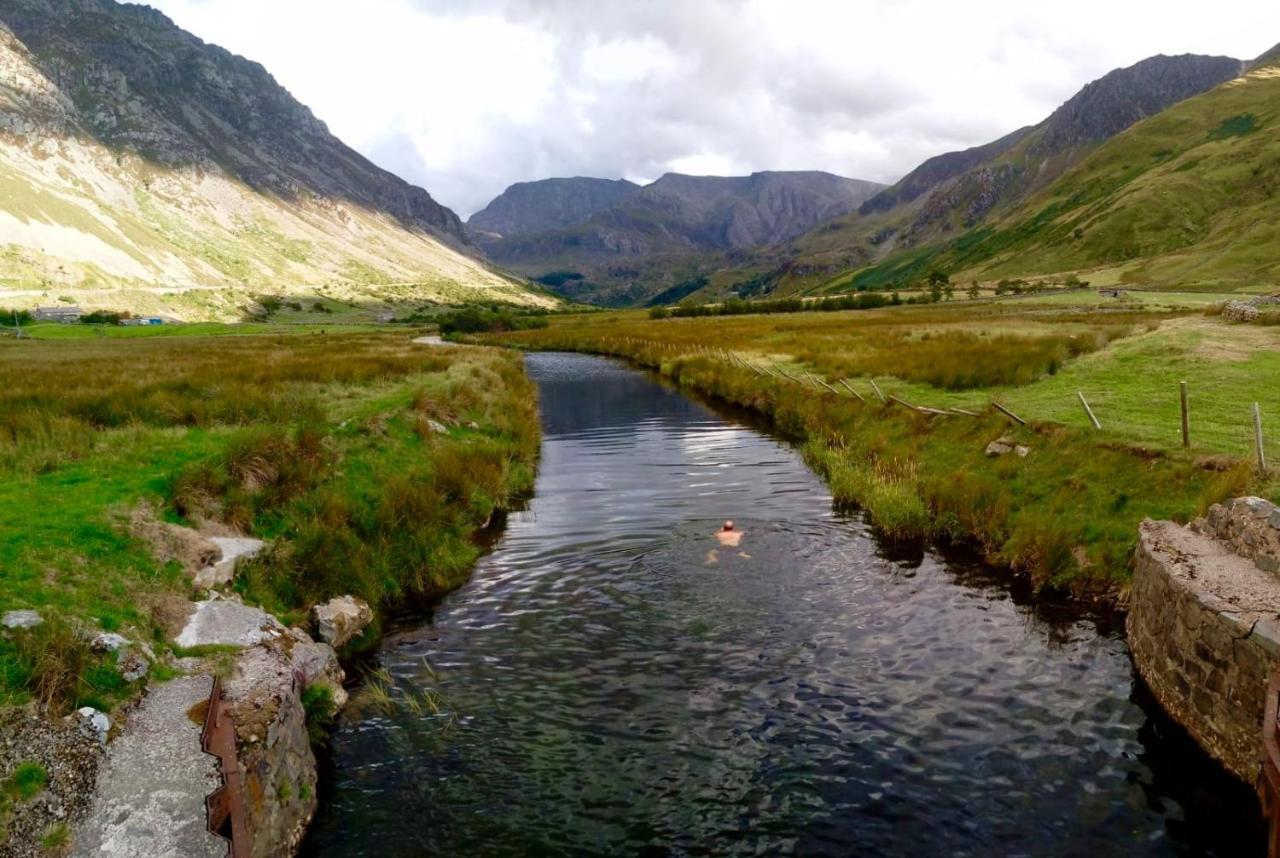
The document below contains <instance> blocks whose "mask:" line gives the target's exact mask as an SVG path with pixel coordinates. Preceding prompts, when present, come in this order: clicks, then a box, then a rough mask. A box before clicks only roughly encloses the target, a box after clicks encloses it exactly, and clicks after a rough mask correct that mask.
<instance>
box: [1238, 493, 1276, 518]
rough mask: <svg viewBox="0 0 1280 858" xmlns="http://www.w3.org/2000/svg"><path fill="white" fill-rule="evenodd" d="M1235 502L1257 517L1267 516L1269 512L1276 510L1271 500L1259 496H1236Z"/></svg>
mask: <svg viewBox="0 0 1280 858" xmlns="http://www.w3.org/2000/svg"><path fill="white" fill-rule="evenodd" d="M1236 503H1237V504H1241V505H1243V506H1244V508H1245V509H1247V510H1248V511H1249V512H1251V513H1252V514H1254V515H1256V516H1258V517H1259V518H1267V517H1268V516H1270V515H1271V513H1273V512H1275V511H1276V505H1275V504H1273V503H1272V502H1271V501H1269V500H1266V499H1265V498H1259V497H1247V498H1238V499H1237V500H1236Z"/></svg>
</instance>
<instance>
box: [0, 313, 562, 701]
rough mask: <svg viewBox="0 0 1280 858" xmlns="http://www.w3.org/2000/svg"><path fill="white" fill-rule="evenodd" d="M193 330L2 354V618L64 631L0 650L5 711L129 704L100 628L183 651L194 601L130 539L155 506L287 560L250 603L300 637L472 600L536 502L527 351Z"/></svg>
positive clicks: (246, 585) (398, 334)
mask: <svg viewBox="0 0 1280 858" xmlns="http://www.w3.org/2000/svg"><path fill="white" fill-rule="evenodd" d="M85 327H86V326H65V327H62V326H60V327H59V330H60V331H66V332H70V331H79V329H81V328H85ZM190 328H196V329H197V331H198V332H199V335H198V336H172V335H169V336H154V335H152V336H148V335H146V334H137V333H135V332H139V331H146V332H148V333H149V332H150V330H149V329H146V328H135V329H126V328H122V329H116V330H120V331H126V332H128V333H125V334H122V335H121V336H120V337H119V338H114V337H107V338H99V337H96V336H90V337H88V338H74V339H35V338H31V339H24V340H21V341H19V340H16V339H12V338H6V339H0V611H7V610H11V609H16V608H35V609H37V610H39V611H40V612H41V613H42V615H44V616H45V617H46V622H45V624H44V625H42V626H40V627H38V628H37V629H36V630H35V631H33V632H29V633H15V634H12V635H10V636H8V637H3V638H0V705H3V704H6V703H21V702H23V701H25V700H28V699H32V698H34V699H35V700H37V701H38V702H39V703H41V704H42V705H44V706H47V707H48V708H49V709H50V710H51V711H54V712H58V711H64V710H65V709H66V708H67V707H70V706H73V705H80V704H85V703H89V704H92V705H98V706H100V707H101V708H110V707H111V706H112V705H113V704H114V703H116V702H117V701H119V700H122V699H125V698H127V697H129V696H130V695H132V694H133V693H134V692H135V691H136V688H132V687H127V686H126V685H125V684H124V683H123V681H122V680H121V679H120V677H119V675H118V674H116V673H115V670H114V666H113V664H112V663H110V662H109V661H108V660H105V659H103V658H101V657H97V656H93V655H92V654H90V653H87V651H86V650H85V646H86V644H85V640H84V637H85V636H84V633H83V632H84V631H85V630H88V631H93V630H105V631H120V632H122V633H124V634H126V635H127V636H129V637H131V638H133V639H135V640H144V641H147V642H150V644H151V645H152V647H153V648H155V649H157V650H158V651H161V652H164V651H165V650H166V649H167V647H168V645H167V634H166V632H167V629H166V622H168V620H169V619H171V617H168V614H170V613H171V612H172V605H173V603H174V601H175V600H178V601H179V602H180V601H181V600H184V599H186V598H188V597H190V596H192V595H193V592H192V587H191V584H190V582H189V580H188V579H187V577H186V575H185V574H184V572H183V571H182V570H181V568H180V567H179V566H178V565H177V564H176V563H173V562H170V563H167V564H166V563H161V562H159V561H158V560H157V559H156V558H155V557H154V556H153V555H152V553H151V551H150V550H149V548H148V547H147V546H146V545H145V544H143V542H141V541H140V540H139V539H137V538H135V537H134V536H133V535H131V518H132V517H133V516H134V515H135V514H136V512H137V511H138V509H139V507H140V505H149V506H151V507H153V508H155V509H156V510H158V511H159V514H160V515H161V516H162V517H163V518H167V519H169V520H171V521H175V522H198V521H200V520H209V521H217V522H220V523H222V524H226V525H231V526H233V527H236V528H239V529H241V530H243V531H247V532H249V533H252V534H255V535H259V536H262V537H265V538H268V539H269V540H272V546H273V547H272V550H270V551H269V552H267V553H266V554H265V555H264V556H263V557H262V558H260V559H259V560H257V561H255V562H254V563H252V564H250V566H249V568H248V569H247V570H246V571H245V573H244V574H243V575H242V576H241V577H240V578H239V579H238V582H237V588H238V589H239V591H240V592H241V594H242V595H243V596H245V597H246V598H247V599H248V600H250V601H252V602H256V603H259V604H262V605H264V606H265V607H268V608H269V609H270V610H273V611H275V612H277V613H278V614H280V615H281V616H283V617H284V618H285V619H287V620H297V619H299V618H300V617H301V615H302V612H304V611H305V610H306V609H307V607H308V606H309V605H310V604H313V603H315V602H316V601H320V600H322V599H326V598H329V597H330V596H332V595H337V594H339V593H348V592H350V593H355V594H356V595H360V596H363V597H365V598H366V599H368V600H369V601H370V602H371V603H373V604H375V605H378V606H388V605H393V604H395V603H397V602H398V601H400V600H402V599H404V598H406V597H408V596H409V595H419V596H425V595H431V594H433V593H438V592H441V591H443V590H445V589H447V588H449V587H452V586H455V585H456V584H457V583H458V582H459V580H460V579H461V577H463V576H465V574H466V572H467V571H468V570H469V568H470V564H471V562H472V561H473V560H474V558H475V556H476V552H477V550H478V549H477V548H476V546H475V545H474V544H473V542H472V541H471V539H470V536H471V534H472V532H473V531H474V530H475V529H476V528H477V527H479V526H480V525H482V524H483V523H484V522H485V521H486V520H488V518H489V516H490V515H491V514H492V512H493V511H494V510H495V509H497V508H499V507H503V506H505V505H506V503H507V502H508V501H509V499H510V497H511V496H512V495H513V494H515V493H518V492H522V491H525V490H527V489H528V488H529V487H530V486H531V485H532V479H533V464H534V461H535V459H536V455H537V446H538V440H537V434H538V424H537V417H536V410H535V409H536V406H535V397H534V393H533V388H532V385H531V383H530V382H529V381H528V380H527V379H526V378H525V377H524V375H523V372H522V369H521V365H520V362H519V361H518V359H516V357H515V356H514V355H512V354H510V353H507V352H502V351H497V350H491V349H475V348H465V349H458V348H448V347H444V348H432V347H424V346H421V345H416V344H414V343H412V342H411V339H410V337H411V334H410V333H408V332H405V331H390V332H385V331H384V332H382V333H370V332H367V331H366V332H363V333H352V334H340V333H333V334H326V335H323V336H322V335H319V334H309V335H308V334H300V333H298V332H292V333H291V332H289V331H288V330H287V329H286V330H283V331H282V330H279V329H271V334H270V335H269V336H268V335H263V334H262V333H261V332H260V331H259V330H258V329H257V328H243V327H237V328H226V327H224V326H216V327H208V328H207V327H206V326H188V329H190ZM154 330H156V331H162V330H165V329H164V328H157V329H154ZM170 330H174V331H176V330H179V329H178V328H177V327H176V326H175V327H174V328H172V329H170ZM428 421H436V423H437V424H440V425H443V426H444V427H445V428H446V430H447V431H446V432H444V433H440V432H438V431H436V429H435V428H434V427H432V426H431V425H430V424H429V422H428ZM77 630H79V631H77Z"/></svg>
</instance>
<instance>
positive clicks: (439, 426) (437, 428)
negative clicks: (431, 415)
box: [427, 420, 449, 435]
mask: <svg viewBox="0 0 1280 858" xmlns="http://www.w3.org/2000/svg"><path fill="white" fill-rule="evenodd" d="M427 425H428V426H430V427H431V431H432V432H435V433H436V434H437V435H448V434H449V427H448V426H445V425H444V424H443V423H441V422H440V421H439V420H428V421H427Z"/></svg>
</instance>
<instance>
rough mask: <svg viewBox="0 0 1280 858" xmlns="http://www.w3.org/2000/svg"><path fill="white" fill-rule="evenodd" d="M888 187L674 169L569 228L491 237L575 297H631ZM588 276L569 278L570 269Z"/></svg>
mask: <svg viewBox="0 0 1280 858" xmlns="http://www.w3.org/2000/svg"><path fill="white" fill-rule="evenodd" d="M882 187H883V186H882V185H878V184H876V183H874V182H864V181H860V180H856V179H846V178H844V177H841V176H835V175H832V174H830V173H822V172H762V173H753V174H751V175H750V176H732V177H722V176H686V175H681V174H679V173H668V174H666V175H664V176H662V177H661V178H660V179H658V180H657V181H655V182H653V183H652V184H649V185H646V186H645V187H643V188H641V189H640V190H638V191H635V192H633V193H630V194H628V195H627V196H626V197H625V198H624V199H623V200H622V201H621V202H619V203H618V204H616V205H614V206H611V207H609V208H607V209H604V210H601V211H599V212H596V213H595V214H593V215H591V216H589V217H587V218H586V219H584V220H582V221H580V222H578V223H575V224H572V225H569V226H566V227H564V228H562V229H554V230H548V231H544V232H537V233H529V234H525V235H516V236H512V237H510V238H504V239H502V240H499V241H487V242H485V243H484V247H485V249H486V251H487V252H488V253H489V254H490V256H491V258H493V259H494V260H495V261H497V262H499V263H501V264H503V265H506V266H508V267H510V268H511V269H513V270H515V271H519V272H521V273H524V274H527V275H530V276H541V275H545V274H547V273H548V272H560V273H561V274H560V276H559V277H557V281H556V285H557V286H558V287H560V288H561V289H563V290H564V291H565V292H566V293H567V294H570V295H572V296H574V297H578V298H585V299H590V300H595V301H598V302H601V303H614V304H619V303H630V302H636V301H641V300H644V299H647V298H649V297H651V296H652V295H654V294H655V293H658V292H661V291H663V290H665V289H669V288H671V287H674V286H677V285H678V284H679V283H680V281H681V280H696V278H697V276H698V274H699V272H700V271H702V270H707V269H709V268H711V267H714V266H716V265H722V264H723V263H724V260H725V259H727V258H730V257H731V256H732V255H733V254H736V253H739V252H741V251H744V250H747V249H750V248H755V247H758V246H760V245H767V244H773V243H776V242H780V241H785V240H787V239H789V238H793V237H795V236H797V235H800V234H801V233H803V232H804V231H805V230H807V229H809V228H811V227H812V226H814V225H815V224H817V223H820V222H822V221H824V220H828V219H830V218H832V217H835V216H836V215H839V214H842V213H845V212H849V211H852V210H853V209H855V208H857V206H858V205H860V204H861V203H862V202H863V201H865V200H866V199H868V198H869V197H871V196H872V195H873V194H874V193H876V192H877V191H879V190H880V189H881V188H882ZM568 272H572V273H576V274H578V275H580V276H579V277H576V278H572V279H570V280H569V281H568V282H565V281H564V279H563V275H564V274H565V273H568Z"/></svg>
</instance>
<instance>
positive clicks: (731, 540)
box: [707, 521, 751, 566]
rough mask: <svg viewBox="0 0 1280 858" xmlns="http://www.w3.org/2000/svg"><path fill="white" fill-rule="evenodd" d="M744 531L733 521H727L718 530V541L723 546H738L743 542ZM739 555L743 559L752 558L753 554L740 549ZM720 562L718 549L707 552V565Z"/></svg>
mask: <svg viewBox="0 0 1280 858" xmlns="http://www.w3.org/2000/svg"><path fill="white" fill-rule="evenodd" d="M742 536H743V532H742V531H741V530H738V529H737V528H735V527H734V526H733V522H732V521H726V522H725V523H724V526H723V527H721V528H720V529H719V530H717V531H716V542H718V543H720V547H722V548H737V547H738V546H739V545H740V544H741V543H742ZM738 556H739V557H741V558H742V559H743V560H750V559H751V555H750V554H748V553H747V552H745V551H739V552H738ZM719 562H720V553H719V552H718V551H717V550H716V549H714V548H713V549H711V550H710V551H708V552H707V565H708V566H711V565H713V564H715V563H719Z"/></svg>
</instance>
